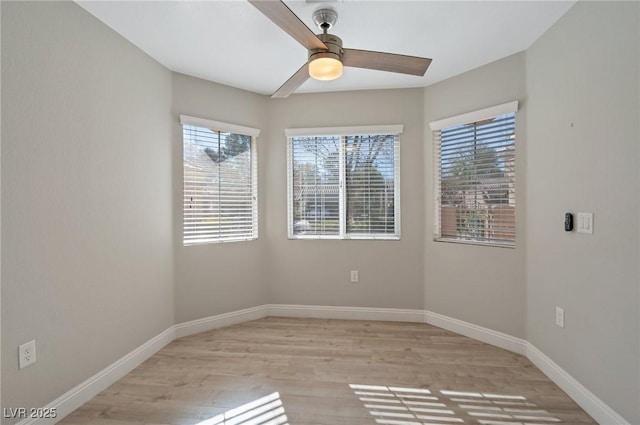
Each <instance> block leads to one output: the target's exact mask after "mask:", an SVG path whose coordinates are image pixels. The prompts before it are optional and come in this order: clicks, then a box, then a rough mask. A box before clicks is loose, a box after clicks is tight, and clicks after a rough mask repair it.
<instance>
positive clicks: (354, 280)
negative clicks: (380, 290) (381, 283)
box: [351, 270, 360, 283]
mask: <svg viewBox="0 0 640 425" xmlns="http://www.w3.org/2000/svg"><path fill="white" fill-rule="evenodd" d="M358 282H360V276H359V273H358V270H351V283H358Z"/></svg>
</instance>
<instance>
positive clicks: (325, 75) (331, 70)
mask: <svg viewBox="0 0 640 425" xmlns="http://www.w3.org/2000/svg"><path fill="white" fill-rule="evenodd" d="M316 56H318V57H314V58H312V59H311V61H310V62H309V76H310V77H311V78H313V79H315V80H320V81H331V80H335V79H337V78H340V77H341V76H342V61H340V59H339V58H337V57H334V55H331V54H327V56H320V55H319V54H318V55H316Z"/></svg>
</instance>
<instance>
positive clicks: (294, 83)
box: [271, 63, 309, 98]
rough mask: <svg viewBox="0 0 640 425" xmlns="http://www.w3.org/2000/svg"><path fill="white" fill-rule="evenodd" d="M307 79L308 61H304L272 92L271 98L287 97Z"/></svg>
mask: <svg viewBox="0 0 640 425" xmlns="http://www.w3.org/2000/svg"><path fill="white" fill-rule="evenodd" d="M308 79H309V63H305V64H304V65H302V66H301V67H300V69H299V70H297V71H296V73H295V74H293V75H292V76H291V78H289V79H288V80H287V81H286V82H285V83H284V84H283V85H282V86H280V88H279V89H278V90H276V92H275V93H274V94H272V95H271V97H273V98H285V97H289V95H290V94H291V93H293V92H294V91H296V89H297V88H298V87H300V86H301V85H302V83H304V82H305V81H307V80H308Z"/></svg>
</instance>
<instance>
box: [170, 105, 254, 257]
mask: <svg viewBox="0 0 640 425" xmlns="http://www.w3.org/2000/svg"><path fill="white" fill-rule="evenodd" d="M180 122H181V124H182V137H183V166H184V209H183V217H184V221H183V244H184V245H196V244H204V243H213V242H229V241H243V240H250V239H256V238H257V237H258V201H257V165H256V138H257V136H258V135H259V133H260V131H259V130H256V129H252V128H248V127H241V126H237V125H233V124H225V123H220V122H216V121H209V120H205V119H201V118H193V117H188V116H185V115H181V116H180Z"/></svg>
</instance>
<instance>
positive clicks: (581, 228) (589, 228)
mask: <svg viewBox="0 0 640 425" xmlns="http://www.w3.org/2000/svg"><path fill="white" fill-rule="evenodd" d="M578 233H588V234H592V233H593V213H581V212H579V213H578Z"/></svg>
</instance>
